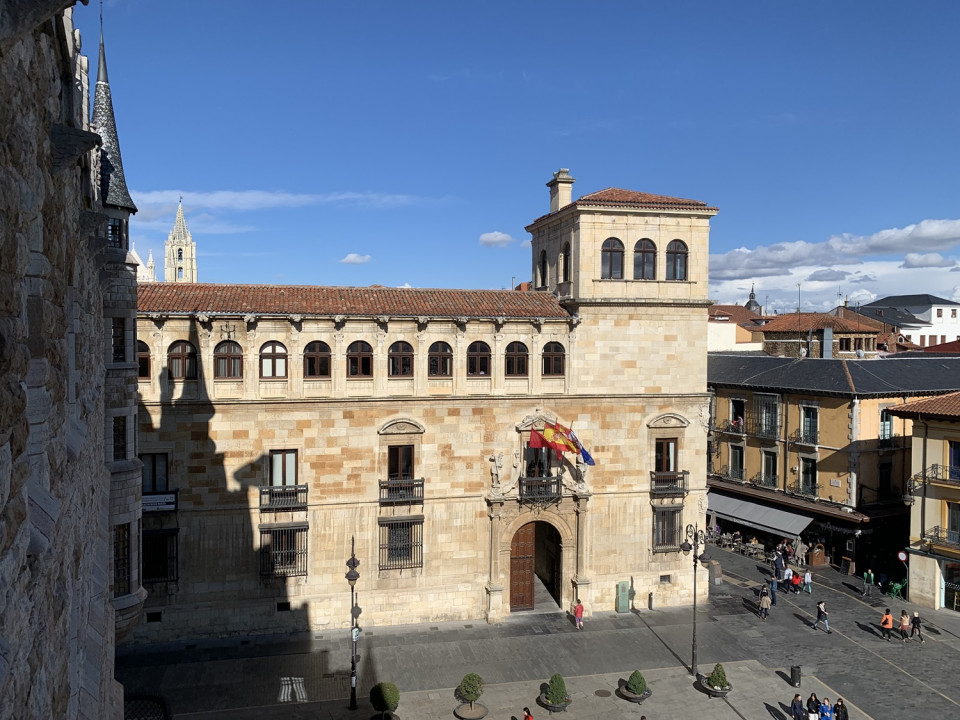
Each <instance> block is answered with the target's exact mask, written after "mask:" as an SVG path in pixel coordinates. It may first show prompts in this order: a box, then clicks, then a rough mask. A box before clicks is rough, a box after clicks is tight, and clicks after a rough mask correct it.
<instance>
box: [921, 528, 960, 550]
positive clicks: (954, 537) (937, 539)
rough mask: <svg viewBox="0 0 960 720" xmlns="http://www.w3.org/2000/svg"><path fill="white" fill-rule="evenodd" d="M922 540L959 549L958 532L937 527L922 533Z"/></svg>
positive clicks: (959, 536) (959, 539) (959, 531)
mask: <svg viewBox="0 0 960 720" xmlns="http://www.w3.org/2000/svg"><path fill="white" fill-rule="evenodd" d="M923 539H924V540H929V541H930V542H932V543H934V544H936V545H949V546H951V547H955V548H960V530H948V529H947V528H945V527H941V526H939V525H937V526H936V527H932V528H930V529H929V530H926V531H924V533H923Z"/></svg>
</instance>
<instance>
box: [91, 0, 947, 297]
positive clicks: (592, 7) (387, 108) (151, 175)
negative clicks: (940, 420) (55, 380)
mask: <svg viewBox="0 0 960 720" xmlns="http://www.w3.org/2000/svg"><path fill="white" fill-rule="evenodd" d="M98 12H99V9H98V7H97V4H96V2H91V3H90V5H89V6H82V5H78V6H77V7H76V9H75V11H74V13H75V14H74V21H75V24H76V25H77V26H78V27H79V28H80V29H81V32H82V34H83V49H84V52H85V54H87V55H88V56H89V57H90V60H91V74H94V73H95V65H96V56H97V37H98V33H99V27H98V26H99V19H98ZM103 12H104V32H105V38H106V48H107V62H108V66H109V75H110V84H111V89H112V92H113V98H114V108H115V111H116V115H117V126H118V132H119V135H120V142H121V148H122V152H123V160H124V169H125V172H126V177H127V182H128V185H129V187H130V190H131V193H132V195H133V197H134V199H135V201H136V203H137V205H138V206H139V208H140V212H139V213H138V214H137V215H136V216H135V218H134V220H133V222H132V223H131V236H132V238H133V240H134V241H135V243H136V249H137V251H138V253H139V254H140V255H141V256H142V257H143V258H144V259H146V257H147V255H148V252H149V251H151V250H152V251H153V254H154V258H155V260H157V262H158V263H159V265H160V267H161V270H160V275H161V277H162V253H163V243H164V241H165V240H166V237H167V234H168V233H169V231H170V229H171V228H172V227H173V221H174V216H175V211H176V205H177V201H178V199H179V197H180V196H181V195H182V196H183V205H184V212H185V215H186V219H187V225H188V227H189V228H190V231H191V232H192V234H193V238H194V240H195V241H196V243H197V250H198V262H199V275H200V280H201V281H204V282H224V283H227V282H240V283H289V284H330V285H361V286H362V285H372V284H380V285H388V286H402V285H410V286H414V287H464V288H507V287H510V284H511V282H512V281H513V279H516V280H517V281H518V282H519V281H520V280H524V279H529V277H530V275H531V263H530V257H529V244H528V235H527V233H526V232H525V231H524V229H523V228H524V226H525V225H527V224H529V223H530V221H532V220H533V219H534V218H536V217H538V216H539V215H541V214H543V213H545V212H546V211H547V210H548V191H547V188H546V187H545V186H544V183H546V182H547V181H548V180H549V179H550V177H551V174H552V173H553V171H555V170H556V169H558V168H560V167H565V168H570V171H571V174H572V175H573V176H574V177H575V178H576V179H577V183H576V184H575V185H574V188H573V190H574V196H575V197H577V196H579V195H583V194H586V193H590V192H594V191H596V190H600V189H603V188H605V187H621V188H627V189H630V190H639V191H643V192H651V193H658V194H664V195H676V196H679V197H687V198H694V199H697V200H704V201H706V202H708V203H710V204H711V205H715V206H717V207H719V208H720V213H719V214H718V215H717V216H716V217H715V218H714V219H713V222H712V230H711V298H713V299H714V300H716V301H718V302H721V303H732V302H737V303H743V302H745V301H746V299H747V294H748V293H749V290H750V286H751V283H755V284H756V292H757V296H758V300H759V301H760V302H761V303H766V304H767V306H768V307H769V309H770V310H771V311H774V310H780V311H784V310H787V311H789V310H795V309H796V305H797V294H798V288H797V285H798V283H799V284H800V286H801V287H800V296H801V304H802V306H803V309H804V310H814V309H825V308H829V307H833V306H834V305H836V304H837V296H838V292H839V293H841V294H843V295H846V296H849V297H850V298H851V302H857V301H861V302H869V301H870V300H872V299H875V298H877V297H882V296H884V295H889V294H902V293H913V292H929V293H932V294H937V295H940V296H943V297H947V298H952V299H956V300H960V183H958V177H957V169H958V165H960V163H958V160H960V132H958V128H960V43H958V42H957V38H956V31H957V28H958V27H960V3H958V2H955V1H953V0H942V1H937V2H934V1H924V0H918V1H917V2H912V3H904V2H892V1H887V0H871V1H869V2H868V1H867V0H862V1H861V2H836V1H826V0H823V1H813V2H786V1H779V0H766V1H764V2H750V1H739V2H716V0H709V1H708V0H704V1H696V2H695V1H692V0H690V1H684V0H678V1H677V2H675V3H662V2H656V3H654V2H646V1H642V0H634V1H633V2H596V3H585V2H565V1H562V0H555V1H553V2H519V1H518V0H513V2H499V1H497V0H489V1H488V2H484V3H459V2H449V0H447V1H446V2H433V1H420V2H397V1H396V0H395V1H394V2H380V1H368V2H361V3H334V2H327V1H319V2H318V1H314V2H297V1H294V0H283V1H278V2H276V3H269V4H266V3H263V2H262V1H261V2H253V1H252V0H250V1H248V0H234V1H233V2H229V3H227V2H217V1H215V0H191V1H182V2H181V1H180V0H165V2H146V0H106V2H105V3H104V10H103Z"/></svg>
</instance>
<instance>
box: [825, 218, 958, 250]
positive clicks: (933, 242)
mask: <svg viewBox="0 0 960 720" xmlns="http://www.w3.org/2000/svg"><path fill="white" fill-rule="evenodd" d="M957 244H960V220H921V221H920V222H918V223H916V224H914V225H907V226H906V227H903V228H890V229H888V230H881V231H879V232H876V233H874V234H873V235H850V234H849V233H844V234H842V235H833V236H832V237H830V239H829V240H827V245H829V246H830V247H831V249H833V250H835V251H836V252H838V253H841V254H843V255H868V254H869V255H880V254H893V253H901V252H903V251H904V250H905V249H906V248H910V249H911V250H928V251H933V250H946V249H948V248H951V247H953V246H954V245H957Z"/></svg>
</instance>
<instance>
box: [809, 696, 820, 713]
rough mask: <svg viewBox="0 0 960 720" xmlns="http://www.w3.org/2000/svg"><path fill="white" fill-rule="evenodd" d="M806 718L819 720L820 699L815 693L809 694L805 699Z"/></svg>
mask: <svg viewBox="0 0 960 720" xmlns="http://www.w3.org/2000/svg"><path fill="white" fill-rule="evenodd" d="M807 716H808V717H809V718H810V720H820V698H818V697H817V694H816V693H810V697H808V698H807Z"/></svg>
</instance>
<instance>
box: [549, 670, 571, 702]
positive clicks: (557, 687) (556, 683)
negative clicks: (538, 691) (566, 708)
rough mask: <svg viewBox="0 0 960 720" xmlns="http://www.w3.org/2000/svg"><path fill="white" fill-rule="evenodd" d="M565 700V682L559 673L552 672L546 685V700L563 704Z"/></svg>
mask: <svg viewBox="0 0 960 720" xmlns="http://www.w3.org/2000/svg"><path fill="white" fill-rule="evenodd" d="M566 701H567V684H566V683H565V682H564V681H563V677H561V675H560V673H556V674H554V676H553V677H552V678H550V682H549V684H548V685H547V702H548V703H550V704H551V705H563V704H564V703H565V702H566Z"/></svg>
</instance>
